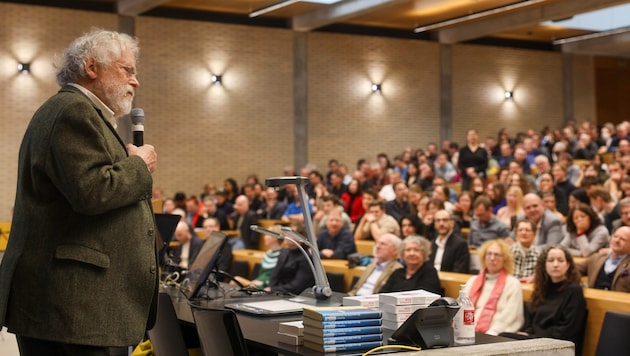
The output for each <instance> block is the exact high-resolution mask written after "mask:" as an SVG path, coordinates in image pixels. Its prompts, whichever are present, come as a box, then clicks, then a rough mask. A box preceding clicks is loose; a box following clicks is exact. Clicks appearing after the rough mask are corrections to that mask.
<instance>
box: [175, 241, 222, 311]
mask: <svg viewBox="0 0 630 356" xmlns="http://www.w3.org/2000/svg"><path fill="white" fill-rule="evenodd" d="M227 240H228V237H227V235H225V234H222V233H220V232H216V231H214V232H212V233H211V234H210V236H209V237H208V238H207V239H206V241H205V242H204V243H203V246H201V250H200V251H199V254H198V255H197V258H195V260H194V261H193V263H192V264H191V265H190V267H189V268H188V273H186V276H185V278H184V281H183V282H182V292H183V293H184V294H185V295H186V297H187V298H188V299H189V300H190V299H194V298H196V297H197V295H198V294H199V290H200V289H201V287H203V285H204V284H205V283H206V281H207V280H208V277H210V274H211V273H212V272H213V271H215V270H217V269H218V268H217V265H218V262H219V257H220V256H221V250H222V249H223V246H224V245H225V244H226V243H227Z"/></svg>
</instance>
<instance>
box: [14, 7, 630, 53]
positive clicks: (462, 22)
mask: <svg viewBox="0 0 630 356" xmlns="http://www.w3.org/2000/svg"><path fill="white" fill-rule="evenodd" d="M312 1H315V0H312ZM320 1H321V0H320ZM19 2H21V3H24V2H30V3H37V4H42V5H50V6H64V7H74V8H84V9H85V8H90V7H93V8H98V9H101V10H103V11H107V10H109V11H113V12H117V13H119V14H121V15H126V16H166V17H183V18H194V19H201V20H209V21H221V22H231V23H241V24H251V25H261V26H279V27H285V28H290V29H293V30H295V31H342V32H359V33H366V34H374V35H393V36H402V37H408V38H421V39H425V40H432V41H437V42H440V43H443V44H455V43H463V42H478V43H479V42H481V43H484V42H486V43H493V44H502V45H511V46H523V47H534V48H540V49H550V50H551V49H553V50H558V51H562V52H565V53H577V54H588V55H599V56H611V57H624V58H630V27H625V28H617V29H612V30H608V31H602V32H597V31H592V30H585V29H579V28H576V27H575V26H573V27H566V26H561V25H560V23H553V22H551V23H549V24H543V23H544V22H545V21H557V20H562V19H567V18H571V17H573V16H574V15H578V14H583V13H586V12H589V11H593V10H599V9H604V8H609V7H612V6H616V5H622V4H628V3H630V0H623V1H621V0H527V1H522V0H521V1H518V0H342V1H339V2H337V3H334V4H330V5H326V4H319V3H314V2H306V1H299V0H32V1H28V0H26V1H25V0H20V1H19ZM257 13H260V14H259V15H257V16H251V15H252V14H257ZM421 27H426V28H423V29H421ZM558 41H560V42H558ZM563 41H566V43H562V42H563Z"/></svg>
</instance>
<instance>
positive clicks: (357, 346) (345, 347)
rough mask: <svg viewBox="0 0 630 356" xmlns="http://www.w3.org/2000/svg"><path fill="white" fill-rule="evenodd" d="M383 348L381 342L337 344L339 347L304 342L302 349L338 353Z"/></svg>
mask: <svg viewBox="0 0 630 356" xmlns="http://www.w3.org/2000/svg"><path fill="white" fill-rule="evenodd" d="M379 346H383V341H367V342H355V343H351V344H339V345H320V344H316V343H313V342H310V341H306V340H304V347H308V348H309V349H312V350H316V351H320V352H339V351H357V350H369V349H373V348H375V347H379Z"/></svg>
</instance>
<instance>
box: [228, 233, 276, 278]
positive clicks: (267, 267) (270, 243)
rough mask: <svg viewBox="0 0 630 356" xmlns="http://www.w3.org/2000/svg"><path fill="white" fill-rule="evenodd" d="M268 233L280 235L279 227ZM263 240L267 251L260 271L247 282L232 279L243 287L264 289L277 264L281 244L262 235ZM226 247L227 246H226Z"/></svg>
mask: <svg viewBox="0 0 630 356" xmlns="http://www.w3.org/2000/svg"><path fill="white" fill-rule="evenodd" d="M269 230H270V231H272V232H275V233H278V234H280V233H281V230H280V226H279V225H274V226H272V227H270V228H269ZM263 238H264V240H265V247H266V248H267V251H265V254H264V255H263V258H262V262H261V264H260V271H259V272H258V275H257V276H256V278H254V279H253V280H251V281H250V280H247V279H246V278H243V277H240V276H235V277H234V278H235V279H236V280H237V281H238V282H240V283H241V284H242V285H244V286H254V287H255V288H257V289H265V288H266V287H267V286H268V285H269V277H270V276H271V273H272V272H273V269H274V268H276V264H277V263H278V256H280V251H281V250H282V246H281V242H280V240H278V238H277V237H275V236H271V235H266V234H265V235H263ZM226 245H227V244H226Z"/></svg>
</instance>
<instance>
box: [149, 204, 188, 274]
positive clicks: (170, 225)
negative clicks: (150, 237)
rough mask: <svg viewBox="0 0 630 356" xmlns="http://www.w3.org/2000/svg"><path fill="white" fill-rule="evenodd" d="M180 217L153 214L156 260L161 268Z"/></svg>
mask: <svg viewBox="0 0 630 356" xmlns="http://www.w3.org/2000/svg"><path fill="white" fill-rule="evenodd" d="M181 218H182V217H181V216H180V215H172V214H155V226H156V227H157V231H158V234H157V245H158V250H159V252H158V258H159V264H160V266H161V267H164V266H165V265H166V255H167V253H168V249H169V244H170V242H171V240H172V239H173V235H174V234H175V229H176V228H177V224H178V223H179V220H180V219H181Z"/></svg>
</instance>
